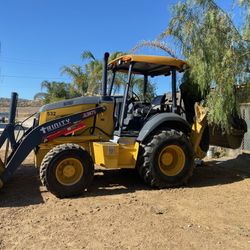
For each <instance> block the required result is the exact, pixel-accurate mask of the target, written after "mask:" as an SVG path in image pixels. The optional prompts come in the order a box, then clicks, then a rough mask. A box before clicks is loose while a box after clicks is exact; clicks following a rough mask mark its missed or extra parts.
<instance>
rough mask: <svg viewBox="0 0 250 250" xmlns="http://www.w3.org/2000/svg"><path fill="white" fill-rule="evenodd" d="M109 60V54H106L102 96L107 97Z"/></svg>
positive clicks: (103, 68)
mask: <svg viewBox="0 0 250 250" xmlns="http://www.w3.org/2000/svg"><path fill="white" fill-rule="evenodd" d="M108 59H109V53H108V52H106V53H105V54H104V58H103V67H102V96H107V82H108Z"/></svg>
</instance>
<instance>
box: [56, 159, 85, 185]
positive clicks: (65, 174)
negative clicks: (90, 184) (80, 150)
mask: <svg viewBox="0 0 250 250" xmlns="http://www.w3.org/2000/svg"><path fill="white" fill-rule="evenodd" d="M82 176H83V165H82V163H81V161H79V160H78V159H75V158H66V159H64V160H62V161H61V162H60V163H59V164H58V165H57V167H56V179H57V181H58V182H59V183H61V184H62V185H64V186H71V185H74V184H76V183H77V182H78V181H79V180H80V179H81V178H82Z"/></svg>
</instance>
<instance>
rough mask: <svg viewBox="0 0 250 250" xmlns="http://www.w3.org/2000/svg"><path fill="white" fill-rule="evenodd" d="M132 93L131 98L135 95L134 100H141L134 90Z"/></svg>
mask: <svg viewBox="0 0 250 250" xmlns="http://www.w3.org/2000/svg"><path fill="white" fill-rule="evenodd" d="M132 94H133V95H132V98H134V97H135V98H134V99H135V101H141V100H140V97H139V96H138V95H137V94H136V93H135V92H134V91H133V92H132Z"/></svg>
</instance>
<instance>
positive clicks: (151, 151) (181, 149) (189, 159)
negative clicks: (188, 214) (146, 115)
mask: <svg viewBox="0 0 250 250" xmlns="http://www.w3.org/2000/svg"><path fill="white" fill-rule="evenodd" d="M139 157H140V159H138V166H137V169H138V172H139V175H140V176H141V178H142V179H143V180H144V181H145V182H146V183H147V184H149V185H150V186H152V187H158V188H164V187H178V186H181V185H184V184H186V183H187V181H188V180H189V178H190V177H191V176H192V173H193V169H194V154H193V149H192V145H191V143H190V141H189V140H188V138H187V137H186V135H185V134H183V133H182V132H180V131H176V130H173V129H172V130H162V131H159V132H157V133H156V134H154V135H152V136H151V137H149V138H148V139H147V140H146V142H145V144H142V145H141V150H140V156H139Z"/></svg>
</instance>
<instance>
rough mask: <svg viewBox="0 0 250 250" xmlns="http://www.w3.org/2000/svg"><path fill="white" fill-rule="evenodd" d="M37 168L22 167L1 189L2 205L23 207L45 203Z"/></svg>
mask: <svg viewBox="0 0 250 250" xmlns="http://www.w3.org/2000/svg"><path fill="white" fill-rule="evenodd" d="M40 185H41V183H40V180H39V178H38V173H37V169H36V168H34V167H33V166H32V165H26V166H22V167H20V168H19V169H18V170H17V171H16V173H15V174H14V176H13V177H12V178H11V179H10V180H9V181H8V182H7V183H6V184H5V185H4V187H3V188H2V189H1V190H0V207H21V206H28V205H35V204H40V203H43V202H44V201H43V198H42V195H41V192H40Z"/></svg>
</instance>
